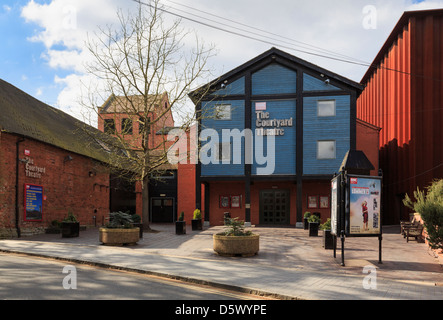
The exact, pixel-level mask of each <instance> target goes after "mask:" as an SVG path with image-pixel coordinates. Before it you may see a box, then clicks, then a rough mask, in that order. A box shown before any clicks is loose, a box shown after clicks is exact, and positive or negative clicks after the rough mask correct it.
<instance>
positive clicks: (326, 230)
mask: <svg viewBox="0 0 443 320" xmlns="http://www.w3.org/2000/svg"><path fill="white" fill-rule="evenodd" d="M320 229H321V230H323V247H324V248H325V249H334V237H333V236H332V235H331V218H328V220H326V222H325V223H323V224H321V225H320Z"/></svg>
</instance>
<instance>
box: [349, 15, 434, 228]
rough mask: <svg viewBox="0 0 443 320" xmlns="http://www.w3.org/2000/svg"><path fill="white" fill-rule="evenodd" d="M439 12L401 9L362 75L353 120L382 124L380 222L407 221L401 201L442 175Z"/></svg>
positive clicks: (376, 124)
mask: <svg viewBox="0 0 443 320" xmlns="http://www.w3.org/2000/svg"><path fill="white" fill-rule="evenodd" d="M442 35H443V10H427V11H417V12H406V13H404V15H403V16H402V18H401V19H400V21H399V22H398V24H397V25H396V27H395V28H394V31H393V32H392V33H391V35H390V36H389V38H388V40H387V41H386V43H385V44H384V46H383V47H382V49H381V50H380V52H379V54H378V55H377V57H376V59H375V60H374V63H373V66H372V67H371V68H370V69H369V70H368V71H367V73H366V74H365V76H364V77H363V79H362V84H363V85H365V87H366V88H365V90H364V91H363V93H362V94H361V96H360V97H359V99H358V102H357V118H359V119H362V120H364V121H366V122H369V123H371V124H373V125H375V126H378V127H380V128H382V130H381V132H380V167H381V168H382V169H383V173H384V195H385V197H384V212H385V219H384V223H385V224H386V223H388V224H389V223H398V221H399V220H400V219H402V220H403V219H407V218H408V214H407V210H406V209H405V208H404V206H403V205H402V203H401V200H402V199H403V197H404V194H405V193H408V194H409V195H412V193H413V191H414V190H416V188H417V187H419V188H424V187H425V186H427V185H429V184H430V182H431V181H432V180H433V179H436V178H443V160H442V159H443V148H442V145H443V130H442V126H443V97H442V95H443V36H442Z"/></svg>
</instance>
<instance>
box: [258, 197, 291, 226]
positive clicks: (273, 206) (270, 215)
mask: <svg viewBox="0 0 443 320" xmlns="http://www.w3.org/2000/svg"><path fill="white" fill-rule="evenodd" d="M289 201H290V200H289V190H262V191H260V224H269V225H278V224H289V212H290V211H289Z"/></svg>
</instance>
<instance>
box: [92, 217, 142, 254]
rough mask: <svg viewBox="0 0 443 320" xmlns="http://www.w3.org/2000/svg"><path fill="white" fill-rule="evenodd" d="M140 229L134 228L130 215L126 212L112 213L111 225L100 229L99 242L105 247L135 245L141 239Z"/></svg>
mask: <svg viewBox="0 0 443 320" xmlns="http://www.w3.org/2000/svg"><path fill="white" fill-rule="evenodd" d="M139 234H140V229H139V228H136V227H134V226H133V220H132V217H131V215H130V214H128V213H125V212H121V211H118V212H111V213H110V214H109V223H108V224H107V225H106V226H105V227H102V228H100V229H99V241H100V242H102V243H103V244H105V245H113V246H119V245H124V244H127V245H133V244H136V243H137V242H138V240H139V239H140V236H139Z"/></svg>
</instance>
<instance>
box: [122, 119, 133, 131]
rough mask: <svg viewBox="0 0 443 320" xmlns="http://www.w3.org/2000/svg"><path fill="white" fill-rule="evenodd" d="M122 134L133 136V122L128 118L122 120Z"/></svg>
mask: <svg viewBox="0 0 443 320" xmlns="http://www.w3.org/2000/svg"><path fill="white" fill-rule="evenodd" d="M122 133H123V134H132V120H131V119H128V118H124V119H122Z"/></svg>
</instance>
